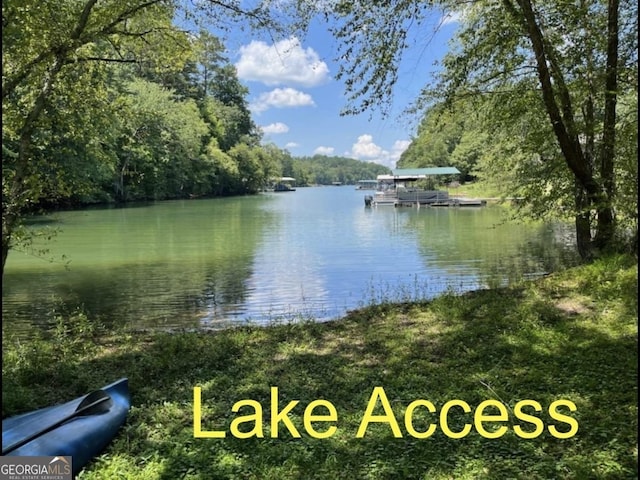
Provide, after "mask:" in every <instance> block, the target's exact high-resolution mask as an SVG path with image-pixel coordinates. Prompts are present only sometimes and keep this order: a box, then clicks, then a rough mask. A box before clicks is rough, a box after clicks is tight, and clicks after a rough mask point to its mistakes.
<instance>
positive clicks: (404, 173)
mask: <svg viewBox="0 0 640 480" xmlns="http://www.w3.org/2000/svg"><path fill="white" fill-rule="evenodd" d="M459 173H460V172H459V171H458V169H456V168H453V167H432V168H420V169H399V170H394V171H393V174H392V175H378V178H377V180H376V181H377V190H376V192H375V193H374V194H373V195H366V196H365V198H364V204H365V206H367V207H378V206H393V207H412V206H416V207H421V206H423V205H425V206H429V207H483V206H485V205H486V204H487V201H486V200H484V199H479V198H466V197H458V196H455V197H452V196H450V195H449V192H447V191H445V190H428V189H424V188H416V187H414V186H413V182H415V181H417V180H426V179H427V178H429V177H433V176H436V175H448V176H451V175H456V174H459Z"/></svg>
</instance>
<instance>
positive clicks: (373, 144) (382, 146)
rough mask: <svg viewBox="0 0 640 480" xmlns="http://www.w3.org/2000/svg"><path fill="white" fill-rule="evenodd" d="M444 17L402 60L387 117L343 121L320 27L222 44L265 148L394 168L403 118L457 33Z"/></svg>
mask: <svg viewBox="0 0 640 480" xmlns="http://www.w3.org/2000/svg"><path fill="white" fill-rule="evenodd" d="M442 19H443V17H442V15H441V14H440V13H437V12H434V17H433V19H432V20H431V23H430V24H424V25H422V26H421V27H420V28H421V29H422V32H419V34H420V35H422V37H423V38H428V41H426V42H425V43H427V44H426V45H425V44H422V43H421V42H416V44H415V46H414V47H413V48H412V49H410V50H408V51H407V52H406V54H405V55H404V57H403V61H402V63H401V66H400V71H399V72H400V75H399V81H398V83H397V85H396V88H395V93H394V97H393V108H392V111H391V113H390V115H388V116H387V117H386V118H382V116H381V115H380V113H379V112H377V111H372V112H365V113H363V114H361V115H359V116H346V117H345V116H340V111H341V109H342V108H343V107H344V106H345V92H344V88H343V84H342V83H341V82H339V81H337V80H336V79H335V78H334V77H335V75H336V73H337V72H338V65H337V64H336V63H335V61H334V59H335V57H337V43H336V41H335V40H334V39H333V38H332V36H331V34H330V33H329V32H328V29H326V28H324V27H323V26H322V25H319V24H316V25H314V26H313V28H311V30H310V32H309V33H308V34H307V35H306V36H305V38H304V39H298V38H296V37H289V38H284V39H277V40H273V39H265V38H258V37H256V38H251V37H249V36H246V35H247V34H246V32H244V34H243V35H245V36H244V37H240V38H232V39H230V41H229V42H227V47H228V48H229V51H228V54H229V58H230V60H231V62H232V63H233V64H234V65H235V66H236V69H237V71H238V77H239V79H240V80H241V81H242V82H243V84H244V85H246V86H247V87H248V89H249V96H248V101H249V104H250V109H251V111H252V114H253V119H254V122H255V123H256V124H257V125H258V126H260V127H261V128H262V130H263V132H264V141H265V142H272V143H274V144H276V145H277V146H278V147H280V148H285V149H287V150H288V151H289V152H291V154H292V155H294V156H311V155H314V154H316V153H319V154H323V155H329V156H334V155H335V156H344V157H350V158H356V159H359V160H363V161H373V162H377V163H380V164H383V165H386V166H388V167H391V168H393V167H395V162H396V161H397V159H398V158H399V157H400V154H401V153H402V152H403V151H404V149H406V148H407V146H408V145H409V142H410V140H411V138H412V135H413V134H414V133H415V127H416V119H415V118H409V117H407V116H402V115H401V114H402V112H403V110H404V109H405V108H406V107H407V106H409V104H410V103H411V101H412V100H413V99H415V97H416V96H417V94H418V93H419V91H420V89H421V88H422V87H423V86H424V85H425V84H426V80H427V79H428V78H429V75H430V74H431V73H432V72H433V71H434V69H435V68H436V67H434V62H436V61H437V60H440V59H441V58H442V56H443V54H444V52H445V50H446V47H447V42H448V40H449V38H450V37H451V35H452V33H453V32H454V29H455V21H454V20H453V18H452V19H451V21H449V20H448V19H447V21H445V22H442ZM440 23H443V25H442V26H441V27H440V28H439V29H438V31H437V33H436V34H435V35H434V34H433V32H434V30H435V29H436V28H435V27H436V26H437V25H439V24H440Z"/></svg>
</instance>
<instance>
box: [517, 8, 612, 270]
mask: <svg viewBox="0 0 640 480" xmlns="http://www.w3.org/2000/svg"><path fill="white" fill-rule="evenodd" d="M516 1H517V3H518V5H519V6H520V9H521V12H522V19H523V21H524V26H525V27H526V31H527V35H528V37H529V40H530V41H531V46H532V49H533V52H534V55H535V58H536V69H537V72H538V79H539V81H540V86H541V88H542V97H543V101H544V105H545V108H546V110H547V114H548V115H549V119H550V121H551V125H552V127H553V131H554V134H555V136H556V139H557V141H558V144H559V145H560V150H561V151H562V154H563V156H564V159H565V161H566V163H567V166H568V167H569V169H570V170H571V172H572V173H573V175H574V176H575V178H576V180H577V182H578V184H579V185H578V187H577V188H578V190H579V192H578V193H577V194H576V200H577V202H576V203H577V205H576V207H577V208H578V209H579V210H578V213H577V216H576V235H577V237H578V238H577V241H578V242H579V245H578V249H579V252H580V255H581V256H583V258H584V259H585V260H588V259H590V258H591V256H592V254H593V253H594V252H593V247H599V248H600V249H602V248H607V247H609V246H610V245H611V243H612V242H613V238H614V230H615V225H614V222H613V207H612V205H611V199H612V195H613V155H614V152H613V147H614V139H615V130H614V129H615V102H616V93H615V88H616V75H617V48H618V47H617V45H618V44H617V17H618V0H610V1H609V26H608V28H609V44H608V52H607V82H606V83H607V98H608V100H607V105H608V107H607V106H606V108H605V112H606V110H607V108H608V109H609V117H610V118H609V122H611V121H613V123H612V124H611V123H609V125H608V126H609V127H610V131H609V132H608V141H606V142H605V141H603V149H602V154H601V164H600V167H601V168H605V169H606V171H605V172H603V176H602V182H603V184H602V185H601V184H600V183H599V182H598V181H597V180H596V178H595V177H594V175H593V170H592V166H591V165H590V162H589V159H588V158H587V157H586V156H585V154H584V151H583V150H582V146H581V145H580V141H579V139H578V136H577V135H575V132H574V129H573V128H572V126H573V125H574V124H575V119H574V117H573V112H572V109H571V105H570V104H569V103H568V102H569V101H570V99H569V97H568V94H567V92H565V91H564V90H563V86H564V85H565V82H564V79H563V78H562V75H561V72H560V70H559V66H558V65H556V64H555V63H554V61H553V60H555V57H554V56H553V54H552V52H547V50H546V48H545V37H544V35H543V33H542V31H541V29H540V26H539V24H538V22H537V19H536V14H535V12H534V10H533V7H532V5H531V0H516ZM506 3H509V2H508V0H507V2H506ZM509 11H510V12H511V13H512V14H514V9H513V8H512V7H511V8H510V9H509ZM612 31H614V32H615V33H612ZM613 37H615V38H613ZM549 65H551V70H553V80H552V71H551V70H550V67H549ZM610 87H613V90H610ZM556 88H558V89H560V92H556ZM556 93H558V96H559V98H560V100H561V101H562V110H561V108H560V106H559V105H558V103H557V100H556ZM605 116H606V115H605ZM605 128H607V125H605ZM605 132H606V130H605ZM607 172H608V173H607ZM607 185H608V187H607ZM583 197H584V198H583ZM591 209H594V210H595V211H596V213H597V230H596V237H597V238H598V239H599V241H598V242H597V243H596V242H595V241H593V240H592V236H591V228H589V229H587V228H586V222H587V221H589V223H591V222H590V215H589V216H587V212H588V211H590V210H591ZM600 229H602V231H601V230H600ZM586 238H589V242H590V243H592V245H591V246H590V247H588V248H587V243H586Z"/></svg>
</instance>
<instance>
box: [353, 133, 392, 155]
mask: <svg viewBox="0 0 640 480" xmlns="http://www.w3.org/2000/svg"><path fill="white" fill-rule="evenodd" d="M382 154H388V152H385V151H384V150H383V149H382V147H380V146H378V145H376V144H375V143H373V137H372V136H371V135H367V134H365V135H360V136H359V137H358V141H357V142H356V143H354V144H353V145H352V146H351V156H353V157H355V158H357V159H361V158H365V159H367V158H369V159H371V158H377V157H379V156H380V155H382Z"/></svg>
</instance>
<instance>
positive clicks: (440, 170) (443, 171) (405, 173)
mask: <svg viewBox="0 0 640 480" xmlns="http://www.w3.org/2000/svg"><path fill="white" fill-rule="evenodd" d="M392 174H393V176H394V177H418V178H422V177H429V176H431V175H458V174H460V170H458V169H457V168H456V167H430V168H398V169H395V170H392Z"/></svg>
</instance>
